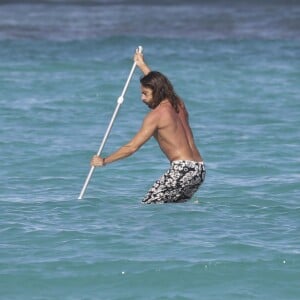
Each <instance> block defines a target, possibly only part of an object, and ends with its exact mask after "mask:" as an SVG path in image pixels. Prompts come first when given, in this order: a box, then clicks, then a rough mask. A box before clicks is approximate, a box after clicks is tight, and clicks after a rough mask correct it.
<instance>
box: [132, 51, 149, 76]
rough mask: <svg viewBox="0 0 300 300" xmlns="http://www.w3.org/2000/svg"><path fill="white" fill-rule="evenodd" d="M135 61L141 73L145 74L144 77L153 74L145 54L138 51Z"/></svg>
mask: <svg viewBox="0 0 300 300" xmlns="http://www.w3.org/2000/svg"><path fill="white" fill-rule="evenodd" d="M133 59H134V61H135V63H136V65H137V66H138V67H139V68H140V69H141V71H142V72H143V74H144V75H147V74H148V73H149V72H151V69H150V68H149V67H148V65H147V64H146V63H145V60H144V55H143V53H140V52H138V51H136V52H135V54H134V58H133Z"/></svg>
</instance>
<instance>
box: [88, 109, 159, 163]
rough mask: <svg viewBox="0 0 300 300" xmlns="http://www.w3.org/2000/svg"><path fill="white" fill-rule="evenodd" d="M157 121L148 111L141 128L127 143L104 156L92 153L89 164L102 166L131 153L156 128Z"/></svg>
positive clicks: (146, 139) (148, 137) (144, 141)
mask: <svg viewBox="0 0 300 300" xmlns="http://www.w3.org/2000/svg"><path fill="white" fill-rule="evenodd" d="M157 123H158V121H157V116H156V115H155V114H151V113H149V114H148V115H147V116H146V117H145V119H144V121H143V124H142V127H141V129H140V130H139V131H138V133H137V134H136V135H135V136H134V138H133V139H132V140H131V141H130V142H129V143H127V144H126V145H124V146H122V147H121V148H120V149H118V150H117V151H116V152H114V153H112V154H111V155H109V156H107V157H106V158H102V157H100V156H97V155H94V156H93V158H92V160H91V165H92V166H94V167H102V166H104V165H106V164H109V163H112V162H114V161H117V160H119V159H123V158H125V157H128V156H130V155H132V154H133V153H134V152H136V151H137V150H138V149H139V148H140V147H141V146H142V145H144V144H145V143H146V142H147V141H148V140H149V139H150V138H151V137H152V136H153V134H154V132H155V130H156V129H157Z"/></svg>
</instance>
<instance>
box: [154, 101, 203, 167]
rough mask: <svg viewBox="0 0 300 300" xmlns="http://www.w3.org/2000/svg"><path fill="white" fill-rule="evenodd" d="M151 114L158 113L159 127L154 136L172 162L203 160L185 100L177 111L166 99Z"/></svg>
mask: <svg viewBox="0 0 300 300" xmlns="http://www.w3.org/2000/svg"><path fill="white" fill-rule="evenodd" d="M150 114H155V115H157V129H156V131H155V132H154V137H155V139H156V140H157V142H158V144H159V146H160V148H161V150H162V151H163V152H164V154H165V155H166V156H167V158H168V159H169V161H170V162H172V161H175V160H192V161H199V162H201V161H202V158H201V156H200V153H199V151H198V150H197V148H196V146H195V142H194V139H193V135H192V132H191V129H190V126H189V123H188V115H187V111H186V109H185V107H184V104H183V102H182V103H181V105H180V107H179V113H177V112H176V111H175V110H174V108H173V106H172V105H171V104H170V102H169V101H168V100H167V99H166V100H164V101H162V102H161V103H160V105H159V106H158V107H156V108H155V109H154V110H153V111H151V112H150Z"/></svg>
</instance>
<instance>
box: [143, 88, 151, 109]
mask: <svg viewBox="0 0 300 300" xmlns="http://www.w3.org/2000/svg"><path fill="white" fill-rule="evenodd" d="M141 99H142V101H143V102H144V103H145V104H146V105H148V106H149V107H150V108H151V103H152V100H153V98H152V90H151V89H150V88H146V87H143V86H141Z"/></svg>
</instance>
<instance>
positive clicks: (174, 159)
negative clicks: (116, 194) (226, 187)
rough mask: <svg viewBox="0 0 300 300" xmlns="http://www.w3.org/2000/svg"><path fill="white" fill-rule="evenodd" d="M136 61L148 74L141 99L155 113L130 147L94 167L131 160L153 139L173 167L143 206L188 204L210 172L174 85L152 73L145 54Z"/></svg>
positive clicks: (97, 160) (97, 161)
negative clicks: (205, 165) (168, 203)
mask: <svg viewBox="0 0 300 300" xmlns="http://www.w3.org/2000/svg"><path fill="white" fill-rule="evenodd" d="M134 61H135V62H136V64H137V66H138V67H139V68H140V69H141V71H142V72H143V73H144V77H142V78H141V79H140V83H141V99H142V101H143V102H144V103H145V104H146V105H147V106H148V107H149V108H150V109H151V111H150V112H149V113H148V114H147V115H146V117H145V118H144V121H143V124H142V126H141V128H140V130H139V131H138V132H137V134H136V135H135V136H134V137H133V139H132V140H131V141H130V142H129V143H128V144H126V145H124V146H122V147H121V148H120V149H119V150H117V151H116V152H114V153H112V154H111V155H109V156H107V157H105V158H102V157H99V156H97V155H95V156H93V158H92V160H91V165H92V166H95V167H101V166H105V165H107V164H110V163H112V162H114V161H116V160H119V159H123V158H125V157H128V156H130V155H132V154H133V153H134V152H136V151H137V150H138V149H139V148H140V147H141V146H142V145H143V144H145V143H146V142H147V141H148V140H149V139H150V138H151V137H152V136H153V137H154V138H155V139H156V140H157V142H158V144H159V146H160V148H161V150H162V151H163V153H164V154H165V155H166V157H167V158H168V159H169V161H170V164H171V165H170V169H169V170H167V171H166V173H165V174H164V175H162V177H161V178H160V179H159V180H157V181H156V182H155V183H154V184H153V186H152V187H151V189H150V190H149V191H148V193H147V194H146V196H145V197H144V199H143V202H144V203H167V202H183V201H186V200H187V199H190V198H191V197H192V196H193V194H194V193H195V192H196V191H197V190H198V188H199V187H200V185H201V184H202V183H203V181H204V178H205V172H206V171H205V167H204V163H203V159H202V157H201V155H200V153H199V151H198V149H197V147H196V145H195V142H194V138H193V134H192V130H191V128H190V126H189V121H188V112H187V110H186V108H185V106H184V103H183V101H182V100H181V99H180V98H179V97H178V96H177V94H176V93H175V91H174V89H173V86H172V84H171V83H170V81H169V80H168V79H167V78H166V77H165V76H164V75H163V74H161V73H159V72H155V71H151V70H150V68H149V67H148V65H147V64H146V63H145V61H144V57H143V54H141V53H139V52H136V53H135V55H134Z"/></svg>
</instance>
